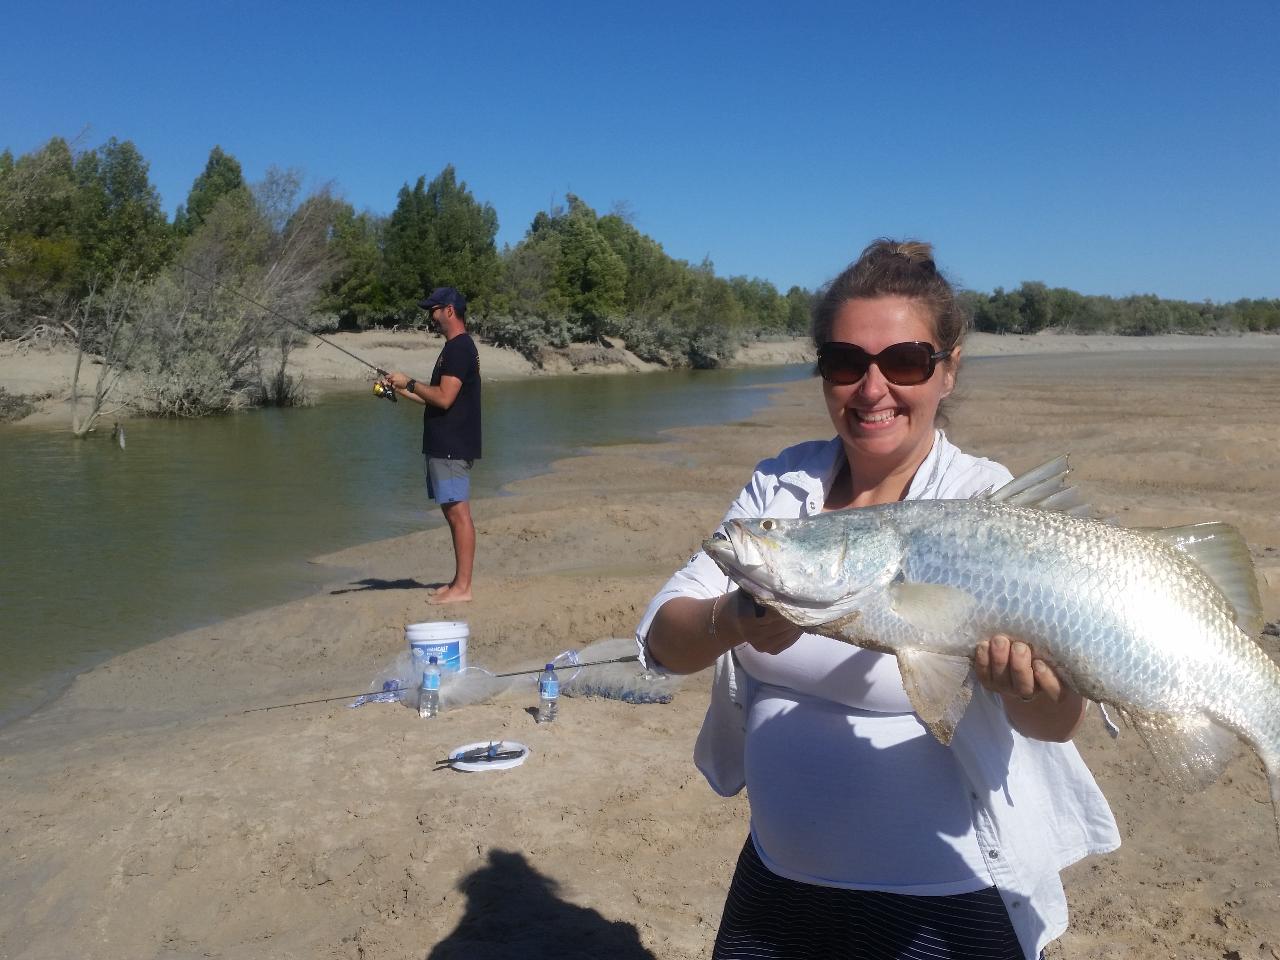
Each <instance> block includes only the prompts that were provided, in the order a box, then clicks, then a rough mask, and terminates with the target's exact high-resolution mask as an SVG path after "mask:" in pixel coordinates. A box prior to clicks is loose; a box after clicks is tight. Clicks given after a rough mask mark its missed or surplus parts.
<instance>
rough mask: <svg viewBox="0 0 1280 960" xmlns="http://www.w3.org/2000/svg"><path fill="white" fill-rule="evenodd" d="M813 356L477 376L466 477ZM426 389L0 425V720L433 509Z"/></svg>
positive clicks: (318, 571)
mask: <svg viewBox="0 0 1280 960" xmlns="http://www.w3.org/2000/svg"><path fill="white" fill-rule="evenodd" d="M810 370H811V368H810V367H809V366H808V365H794V366H787V367H769V368H749V369H740V370H723V371H698V372H692V371H671V372H661V373H651V374H637V375H619V376H590V377H582V376H578V377H540V378H531V379H526V380H512V381H496V382H487V383H485V385H484V425H485V438H484V444H485V451H484V458H483V459H482V460H481V461H480V463H479V464H478V465H477V468H476V470H475V473H474V476H473V496H474V497H476V498H481V497H488V496H497V495H500V494H501V489H502V487H503V486H504V485H506V484H508V483H510V482H511V481H513V480H517V479H520V478H522V477H527V476H533V475H535V474H538V473H542V472H545V471H546V470H547V468H548V467H549V466H550V464H551V463H552V462H553V461H554V460H556V459H559V458H561V457H564V456H568V455H571V454H574V453H577V452H581V451H582V450H584V449H586V448H589V447H593V446H603V445H609V444H617V443H631V442H637V441H641V442H643V441H656V440H657V439H658V434H659V433H660V431H662V430H664V429H668V428H671V427H676V426H685V425H694V424H704V423H726V422H732V421H734V420H740V419H745V418H747V417H749V416H750V415H751V414H752V412H753V411H755V410H756V409H758V408H759V407H760V406H761V405H763V404H764V403H765V402H766V401H767V396H768V394H767V391H765V390H761V389H758V388H759V387H760V386H761V385H764V384H769V383H780V382H783V381H788V380H795V379H799V378H801V377H805V376H808V375H809V373H810ZM420 441H421V407H419V406H417V405H416V404H414V405H410V404H407V403H400V404H396V405H394V406H393V405H391V404H389V403H385V402H382V401H378V400H375V399H373V398H372V397H370V396H369V394H368V393H367V392H365V391H363V390H361V391H360V392H350V393H331V394H327V395H325V396H323V397H322V398H321V399H320V400H319V402H317V403H316V404H315V405H314V406H311V407H305V408H300V409H290V410H275V409H272V410H253V411H246V412H243V413H237V414H233V415H229V416H224V417H211V418H206V419H202V420H195V421H174V420H141V421H131V422H130V423H129V424H128V425H127V429H126V434H125V447H124V449H121V448H120V447H119V446H118V445H116V444H114V443H112V442H110V441H109V440H108V439H107V438H106V437H105V436H102V437H96V438H92V439H89V440H83V441H78V440H75V439H73V438H72V437H71V434H70V431H69V430H59V431H49V430H31V429H25V428H20V427H12V426H10V427H3V426H0V724H3V723H5V722H9V721H12V720H13V719H15V718H17V717H20V716H22V715H24V714H26V713H29V712H31V711H32V710H34V709H36V708H37V707H39V705H40V704H42V703H44V702H46V701H48V700H49V699H50V698H51V697H53V696H55V695H56V694H57V693H58V692H59V691H61V690H62V689H64V688H65V687H66V685H67V684H68V683H69V682H70V680H71V678H72V677H74V675H75V674H76V673H78V672H80V671H83V670H85V669H87V668H89V667H91V666H93V665H95V664H97V663H100V662H102V661H103V660H105V659H107V658H109V657H111V656H112V655H114V654H117V653H121V652H123V651H125V650H128V649H131V648H133V647H137V646H140V645H142V644H144V643H149V642H152V641H155V640H158V639H161V638H163V637H165V636H169V635H171V634H174V633H177V632H180V631H182V630H186V629H190V628H193V627H196V626H201V625H203V624H207V623H212V622H216V621H219V620H223V619H226V618H228V617H233V616H237V615H239V614H242V613H245V612H247V611H249V610H253V609H257V608H260V607H264V606H269V605H272V604H275V603H281V602H284V601H286V600H289V599H292V598H295V597H298V596H302V595H305V594H306V593H308V592H310V591H312V590H315V589H317V588H319V587H320V586H321V585H323V584H324V583H325V582H327V581H329V580H332V578H333V576H334V572H333V570H332V568H328V567H322V566H318V565H315V564H311V563H308V558H311V557H315V556H317V555H320V554H324V553H328V552H330V551H333V550H337V549H341V548H343V547H348V546H353V545H355V544H359V543H367V542H372V541H376V540H380V539H384V538H387V537H394V536H399V535H402V534H406V533H409V532H411V531H413V530H417V529H421V528H422V527H423V526H425V525H428V524H436V523H439V522H440V519H439V510H438V509H437V508H436V507H435V506H434V504H431V503H430V502H429V501H426V499H425V493H424V490H423V486H422V481H421V458H420V454H419V450H420Z"/></svg>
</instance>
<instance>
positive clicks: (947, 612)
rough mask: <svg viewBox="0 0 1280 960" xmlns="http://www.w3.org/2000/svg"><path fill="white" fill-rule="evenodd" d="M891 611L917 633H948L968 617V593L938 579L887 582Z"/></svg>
mask: <svg viewBox="0 0 1280 960" xmlns="http://www.w3.org/2000/svg"><path fill="white" fill-rule="evenodd" d="M888 590H889V604H890V606H891V607H892V608H893V612H894V613H896V614H897V615H898V616H899V617H901V618H902V619H903V620H905V621H906V622H907V623H908V624H910V625H911V626H912V627H914V628H915V629H916V630H919V631H920V632H921V633H931V634H943V635H949V634H953V633H955V631H956V628H957V627H959V626H960V625H961V624H962V623H964V622H965V621H966V620H968V619H969V614H970V613H972V612H973V607H974V599H973V597H972V595H970V594H968V593H966V592H965V591H963V590H961V589H959V588H958V587H948V586H944V585H943V584H940V583H905V582H903V583H891V584H889V588H888Z"/></svg>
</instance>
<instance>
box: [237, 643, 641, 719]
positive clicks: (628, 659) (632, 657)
mask: <svg viewBox="0 0 1280 960" xmlns="http://www.w3.org/2000/svg"><path fill="white" fill-rule="evenodd" d="M639 659H640V655H639V654H638V653H632V654H629V655H628V656H625V657H614V658H613V659H612V660H591V661H588V662H587V663H571V664H569V666H571V667H576V668H577V669H579V670H581V669H582V668H583V667H599V666H604V665H605V664H609V663H635V662H636V661H638V660H639ZM469 669H477V670H480V671H481V672H483V673H489V671H488V670H484V669H483V668H482V667H475V668H469ZM545 669H546V667H537V668H536V669H533V670H514V671H512V672H511V673H490V674H489V676H491V677H494V678H495V679H497V678H506V677H524V676H528V675H529V674H533V673H541V672H542V671H543V670H545ZM575 676H576V674H575ZM382 692H383V693H396V694H404V693H408V692H410V691H409V688H405V687H402V688H400V689H399V690H384V691H382ZM369 695H370V694H369V691H368V690H361V691H360V692H359V693H344V694H342V695H341V696H338V697H323V698H321V699H319V700H299V701H298V702H297V703H277V704H274V705H272V706H270V707H252V708H250V709H248V710H241V711H240V712H241V713H242V714H245V713H263V712H265V711H267V710H280V709H283V708H284V707H306V706H310V705H311V704H313V703H332V702H333V701H335V700H350V699H352V698H353V697H365V696H369ZM376 695H377V694H374V696H376Z"/></svg>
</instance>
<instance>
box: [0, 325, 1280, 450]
mask: <svg viewBox="0 0 1280 960" xmlns="http://www.w3.org/2000/svg"><path fill="white" fill-rule="evenodd" d="M327 339H329V340H330V341H331V342H332V343H334V344H337V345H338V346H339V347H342V348H343V349H345V350H349V351H350V352H351V353H354V354H355V355H356V356H358V357H362V358H363V359H365V360H367V361H369V362H370V363H372V364H375V365H376V366H378V367H381V368H382V369H384V370H404V371H407V372H409V373H413V374H421V375H424V376H425V375H429V374H430V370H431V366H432V364H433V363H434V362H435V358H436V355H437V354H438V353H439V351H440V347H441V344H442V343H443V340H442V339H441V338H440V337H438V336H436V335H434V334H430V333H425V332H422V331H382V330H378V331H371V332H367V333H358V334H357V333H334V334H328V335H327ZM1277 343H1280V337H1275V336H1268V335H1265V334H1242V335H1238V336H1224V337H1189V336H1181V335H1171V336H1162V337H1118V336H1102V335H1097V336H1072V335H1069V334H1057V333H1053V332H1045V333H1040V334H1037V335H1035V336H995V335H994V334H987V333H976V334H972V335H971V336H970V337H969V339H968V341H967V343H966V348H965V350H966V354H967V355H968V356H970V357H993V356H1015V355H1026V354H1044V353H1055V354H1056V353H1116V352H1130V351H1138V352H1143V353H1147V352H1150V351H1153V350H1154V351H1167V350H1196V349H1202V348H1204V347H1205V346H1206V345H1209V346H1212V347H1213V349H1215V350H1229V349H1268V348H1269V347H1274V346H1276V345H1277ZM479 349H480V368H481V370H482V371H483V375H484V376H485V378H486V379H493V380H509V379H515V378H520V377H534V376H563V375H593V374H621V373H645V372H648V371H653V370H659V369H662V368H661V367H659V366H658V365H656V364H652V363H646V362H645V361H643V360H641V359H640V358H639V357H637V356H636V355H635V354H633V353H631V352H630V351H628V350H627V349H626V346H625V344H621V343H619V344H617V345H614V346H610V347H607V348H606V347H601V346H597V345H584V344H579V345H575V346H573V347H571V348H568V349H565V350H556V351H547V353H546V354H545V355H544V356H543V358H542V365H541V366H538V365H535V364H533V363H531V362H530V361H529V360H528V359H527V358H525V357H524V356H522V355H520V354H519V353H517V352H516V351H514V350H509V349H506V348H503V347H494V346H491V345H489V344H483V343H482V344H479ZM813 358H814V352H813V348H812V346H811V345H810V343H809V341H808V340H807V339H806V338H795V339H789V340H768V341H755V342H752V343H748V344H745V345H744V346H743V347H741V348H740V349H739V351H738V353H737V355H736V356H735V357H734V361H733V365H734V366H776V365H780V364H787V363H807V362H811V361H812V360H813ZM75 360H76V353H75V350H74V349H72V348H71V347H69V346H66V345H59V346H53V347H45V346H39V345H37V346H33V347H26V346H19V345H18V344H16V343H14V342H11V341H5V342H0V390H4V391H6V392H7V393H8V394H10V395H13V396H23V397H27V398H29V399H31V401H32V403H33V409H32V412H31V413H30V414H29V415H28V416H26V417H25V418H24V419H23V420H22V421H20V422H21V423H22V424H24V425H26V426H32V427H51V428H54V429H57V428H61V427H63V426H69V425H70V423H71V415H72V409H71V381H72V377H73V375H74V372H75ZM289 363H290V368H291V370H292V371H293V372H294V374H295V376H299V377H301V378H302V382H303V384H304V385H305V387H306V388H307V389H309V390H312V391H317V390H326V389H333V388H334V387H344V388H346V387H351V386H353V385H356V384H360V383H371V382H372V381H371V380H370V378H369V370H368V369H367V368H366V367H363V366H361V365H360V364H359V363H358V362H357V361H355V360H353V359H352V358H351V357H350V356H346V355H344V354H343V353H342V352H341V351H339V350H335V349H334V348H333V347H331V346H326V345H325V344H324V343H321V342H319V341H316V340H311V341H309V342H304V343H303V344H302V345H301V346H300V347H298V348H297V349H295V350H294V351H293V353H292V354H291V355H290V360H289ZM100 370H101V367H100V366H98V365H96V364H95V363H93V362H92V358H86V360H85V362H84V363H83V364H82V366H81V370H80V393H81V395H82V396H83V395H84V394H86V393H87V394H90V395H91V394H92V393H93V391H94V388H95V386H96V384H97V380H98V374H99V371H100ZM136 390H137V383H136V382H134V381H131V380H129V379H128V378H126V379H125V380H124V381H122V383H121V385H120V387H119V388H118V390H116V391H115V392H113V394H112V401H111V402H110V403H108V404H107V406H108V408H111V407H115V406H118V405H119V402H120V401H122V400H127V399H128V398H129V397H131V396H132V395H134V393H135V392H136ZM81 409H82V410H84V409H85V406H84V401H83V400H82V401H81ZM128 415H129V410H128V409H123V410H121V411H119V412H117V413H113V414H111V415H110V416H108V417H107V418H106V423H107V424H108V426H109V425H110V422H111V420H112V419H123V418H124V417H126V416H128Z"/></svg>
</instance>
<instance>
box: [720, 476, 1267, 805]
mask: <svg viewBox="0 0 1280 960" xmlns="http://www.w3.org/2000/svg"><path fill="white" fill-rule="evenodd" d="M1048 466H1051V465H1046V467H1048ZM1044 469H1046V468H1041V470H1044ZM1061 475H1063V476H1065V461H1064V462H1063V464H1062V470H1061ZM1018 482H1019V481H1013V483H1014V484H1016V483H1018ZM1033 502H1034V501H1033ZM1203 526H1206V527H1214V528H1215V530H1214V531H1213V532H1211V533H1206V534H1205V535H1204V537H1203V538H1202V539H1205V540H1208V539H1212V538H1213V537H1214V536H1217V537H1219V538H1226V539H1227V540H1231V541H1232V542H1233V543H1234V544H1235V545H1236V547H1237V551H1236V552H1237V556H1236V558H1235V562H1236V563H1237V569H1236V571H1235V572H1236V573H1237V574H1239V577H1238V578H1237V579H1239V580H1240V581H1241V582H1247V589H1248V590H1252V591H1253V594H1252V596H1253V601H1254V602H1253V603H1252V604H1250V603H1245V604H1244V606H1245V607H1246V611H1245V613H1244V614H1243V615H1241V614H1239V613H1238V611H1237V603H1238V602H1239V598H1238V597H1237V598H1234V602H1233V597H1229V596H1228V593H1227V592H1225V590H1224V588H1223V587H1222V586H1221V585H1220V583H1219V581H1218V580H1217V579H1215V576H1214V575H1212V574H1213V571H1211V570H1210V571H1207V570H1206V568H1205V567H1202V566H1201V562H1202V561H1204V560H1205V556H1204V555H1201V554H1198V553H1197V550H1198V549H1199V548H1198V547H1197V546H1196V543H1197V537H1195V536H1186V537H1181V536H1180V537H1176V538H1174V539H1173V540H1172V541H1171V539H1170V535H1171V533H1176V532H1177V531H1178V530H1187V529H1190V530H1195V529H1197V528H1175V531H1154V530H1135V529H1129V528H1126V527H1122V526H1118V525H1114V524H1110V523H1105V522H1102V521H1098V520H1094V519H1089V518H1085V517H1080V516H1073V515H1069V514H1067V513H1061V512H1057V511H1055V510H1046V509H1040V508H1038V507H1035V506H1027V505H1020V504H1018V503H1016V502H997V501H996V499H995V498H994V497H990V498H978V499H973V500H930V501H904V502H898V503H891V504H884V505H879V506H873V507H865V508H860V509H852V510H842V511H834V512H830V513H824V514H820V515H817V516H813V517H807V518H799V519H786V520H782V519H768V518H765V519H742V520H731V521H728V522H727V523H726V525H725V532H726V534H727V538H726V537H724V536H717V537H714V538H712V539H710V540H707V541H706V542H705V544H704V547H705V549H706V550H707V552H708V554H709V555H710V556H711V557H712V558H713V559H714V560H716V562H717V563H719V564H720V565H721V567H722V568H724V570H725V571H726V573H728V574H729V576H730V577H731V578H733V579H734V580H735V581H736V582H737V583H738V584H739V585H740V586H741V587H742V588H743V589H744V590H746V591H748V592H750V593H751V594H752V595H753V596H755V597H756V599H757V600H758V601H760V602H761V603H764V604H766V605H768V606H770V607H773V608H774V609H776V610H778V611H779V612H780V613H782V614H783V615H784V616H786V617H788V618H789V619H791V620H792V621H793V622H795V623H796V624H798V625H800V626H803V627H805V628H806V629H808V630H810V631H811V632H814V633H820V634H825V635H827V636H831V637H834V638H836V639H839V640H844V641H847V642H851V643H856V644H858V645H860V646H865V647H869V648H871V649H876V650H881V651H884V652H888V653H894V654H896V655H898V660H899V666H900V667H901V668H902V672H903V677H904V684H905V685H906V687H907V693H908V696H910V697H911V698H912V704H913V706H914V707H915V708H916V710H917V712H918V713H920V714H921V717H922V719H923V720H924V721H925V722H926V724H928V725H929V727H930V729H931V730H932V731H933V732H934V733H935V735H937V736H938V737H939V739H942V740H943V742H949V740H950V734H951V731H952V730H953V729H954V723H955V722H958V719H959V714H958V713H955V712H953V711H955V709H956V706H957V704H959V711H961V712H962V711H963V707H964V704H965V703H967V696H968V686H967V684H969V683H971V682H972V680H971V677H969V678H968V679H967V680H966V683H965V685H964V689H963V690H961V689H960V684H959V680H960V679H961V677H956V678H955V683H956V688H955V689H952V688H950V687H945V685H944V687H943V688H942V689H944V690H945V695H943V694H940V693H939V688H938V686H937V685H936V684H935V678H933V677H932V676H930V675H929V673H928V670H923V676H920V677H918V676H917V674H921V673H922V665H924V664H925V663H926V662H928V663H930V664H932V663H933V662H934V660H937V661H939V662H940V661H941V659H942V658H953V659H960V658H963V661H962V662H961V666H962V667H965V666H966V664H967V663H968V662H971V660H972V657H973V653H974V649H975V647H976V645H977V643H978V642H979V641H980V640H983V639H986V638H988V637H990V636H992V635H993V634H995V633H1005V634H1009V635H1011V636H1015V637H1018V638H1020V639H1023V640H1025V641H1026V642H1028V643H1029V644H1030V645H1031V646H1032V648H1033V649H1034V651H1035V655H1036V656H1037V657H1040V658H1042V659H1044V660H1046V661H1047V662H1049V663H1051V664H1053V665H1054V667H1055V668H1056V669H1057V670H1058V672H1059V673H1060V675H1061V676H1063V678H1064V679H1065V680H1066V681H1067V682H1068V683H1069V684H1070V685H1071V686H1072V687H1073V688H1075V689H1076V690H1077V691H1079V692H1080V693H1081V694H1082V695H1083V696H1085V697H1087V698H1089V699H1091V700H1095V701H1098V702H1101V703H1106V704H1110V705H1113V706H1114V707H1116V708H1117V709H1118V710H1120V711H1121V712H1122V713H1123V714H1124V715H1125V716H1126V717H1127V718H1129V719H1130V720H1131V721H1132V722H1133V724H1134V726H1136V727H1137V728H1138V730H1139V732H1140V733H1141V734H1142V736H1143V738H1144V740H1145V741H1146V742H1147V743H1148V745H1149V746H1150V747H1151V749H1152V752H1153V753H1154V754H1155V755H1156V757H1157V759H1158V760H1160V761H1161V762H1162V766H1164V767H1165V769H1166V771H1167V772H1170V773H1172V774H1174V775H1175V776H1176V777H1178V778H1179V779H1182V780H1184V781H1186V782H1188V783H1204V782H1207V781H1208V780H1211V779H1212V778H1213V777H1215V776H1216V775H1217V774H1218V773H1219V772H1220V770H1221V767H1222V766H1223V765H1224V764H1225V763H1226V761H1227V759H1229V757H1230V752H1229V748H1230V745H1231V743H1233V742H1234V740H1233V739H1232V738H1231V736H1230V735H1223V733H1222V731H1223V730H1226V731H1230V734H1234V736H1235V737H1238V738H1239V739H1240V740H1243V741H1244V742H1245V743H1247V744H1248V745H1249V746H1250V747H1252V748H1253V750H1254V751H1255V752H1256V753H1257V754H1258V756H1259V757H1260V759H1261V760H1262V762H1263V764H1264V766H1265V767H1266V769H1267V773H1268V777H1269V779H1270V781H1271V793H1272V800H1273V803H1274V804H1275V805H1276V809H1277V811H1280V668H1278V667H1277V665H1276V664H1275V663H1274V662H1273V661H1272V660H1271V658H1270V657H1269V656H1268V655H1267V654H1266V652H1265V651H1264V650H1263V649H1262V647H1261V646H1260V645H1259V644H1258V643H1257V642H1255V640H1254V639H1253V638H1252V637H1251V636H1249V635H1248V634H1247V633H1245V632H1244V631H1243V630H1242V629H1241V628H1240V626H1238V625H1237V620H1238V619H1239V620H1241V621H1242V622H1244V621H1249V620H1250V619H1251V616H1252V615H1254V614H1258V613H1259V612H1260V611H1259V610H1257V609H1253V610H1250V609H1248V608H1250V607H1251V606H1252V607H1256V606H1257V604H1256V598H1257V593H1256V590H1257V587H1256V581H1254V580H1253V573H1252V567H1251V566H1250V565H1249V561H1248V554H1247V549H1244V547H1243V540H1241V539H1240V538H1239V535H1238V533H1236V532H1235V531H1233V530H1231V529H1230V528H1227V527H1225V526H1224V525H1220V524H1209V525H1203ZM1241 557H1242V559H1241ZM1241 565H1242V566H1243V569H1239V568H1240V567H1241ZM1217 572H1218V573H1219V574H1221V572H1222V571H1221V570H1218V571H1217ZM1259 628H1260V625H1259ZM921 654H924V655H927V656H925V657H923V658H922V657H921V656H920V655H921ZM931 658H932V659H931ZM940 698H941V699H940ZM947 698H950V700H949V702H947V703H943V702H942V699H947ZM949 711H952V712H949ZM1277 829H1278V830H1280V813H1278V816H1277Z"/></svg>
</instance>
